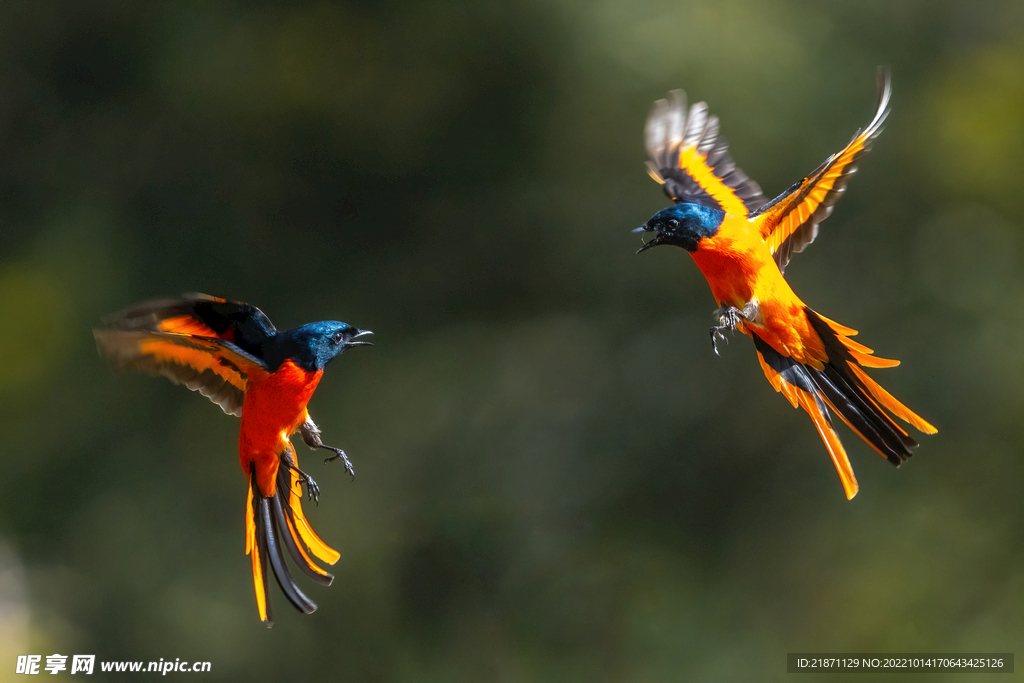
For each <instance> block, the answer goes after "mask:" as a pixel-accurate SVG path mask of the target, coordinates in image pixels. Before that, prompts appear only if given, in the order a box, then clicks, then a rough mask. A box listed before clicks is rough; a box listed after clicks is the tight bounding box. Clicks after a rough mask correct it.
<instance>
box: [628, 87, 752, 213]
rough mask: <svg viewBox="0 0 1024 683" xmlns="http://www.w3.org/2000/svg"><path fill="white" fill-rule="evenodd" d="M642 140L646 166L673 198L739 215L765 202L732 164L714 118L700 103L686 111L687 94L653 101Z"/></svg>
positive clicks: (671, 94)
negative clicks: (646, 159)
mask: <svg viewBox="0 0 1024 683" xmlns="http://www.w3.org/2000/svg"><path fill="white" fill-rule="evenodd" d="M644 139H645V142H646V146H647V154H648V155H649V156H650V161H648V162H647V171H648V173H650V175H651V177H652V178H654V179H655V180H656V181H658V182H659V183H660V184H661V185H662V187H663V189H664V190H665V194H666V195H668V197H669V199H671V200H672V201H674V202H676V203H679V202H688V203H693V204H701V205H703V206H709V207H711V208H713V209H721V210H723V211H725V212H727V213H730V214H733V215H734V216H744V217H745V216H747V214H748V213H749V212H750V211H754V210H755V209H757V208H759V207H760V206H761V205H762V204H764V203H765V196H764V195H763V194H762V193H761V188H760V187H759V186H758V184H757V183H756V182H754V181H753V180H751V179H750V178H748V177H747V175H746V174H745V173H743V171H741V170H740V169H738V168H736V164H734V163H733V161H732V158H731V157H730V156H729V153H728V149H729V147H728V145H727V144H726V142H725V138H723V137H721V136H720V135H719V134H718V118H717V117H715V116H708V105H707V104H706V103H705V102H698V103H697V104H695V105H693V106H692V107H690V109H689V111H687V109H686V94H685V93H684V92H683V91H682V90H673V91H672V92H671V93H669V99H667V100H658V101H657V102H655V103H654V109H652V110H651V114H650V116H648V117H647V126H646V128H645V131H644Z"/></svg>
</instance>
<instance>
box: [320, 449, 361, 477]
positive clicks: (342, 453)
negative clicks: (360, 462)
mask: <svg viewBox="0 0 1024 683" xmlns="http://www.w3.org/2000/svg"><path fill="white" fill-rule="evenodd" d="M320 448H325V449H327V450H329V451H334V455H332V456H331V457H329V458H326V459H325V460H324V464H325V465H326V464H327V463H329V462H332V461H334V460H337V459H338V458H341V460H342V462H344V463H345V471H346V472H348V475H349V476H350V477H352V478H353V479H355V478H356V471H355V469H354V468H353V467H352V462H351V461H350V460H349V459H348V456H347V455H345V451H343V450H341V449H340V448H334V447H333V446H320Z"/></svg>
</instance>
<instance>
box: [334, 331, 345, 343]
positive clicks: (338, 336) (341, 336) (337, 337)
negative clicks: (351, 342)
mask: <svg viewBox="0 0 1024 683" xmlns="http://www.w3.org/2000/svg"><path fill="white" fill-rule="evenodd" d="M344 340H345V331H344V330H338V331H337V332H335V333H334V342H335V343H336V344H340V343H341V342H342V341H344Z"/></svg>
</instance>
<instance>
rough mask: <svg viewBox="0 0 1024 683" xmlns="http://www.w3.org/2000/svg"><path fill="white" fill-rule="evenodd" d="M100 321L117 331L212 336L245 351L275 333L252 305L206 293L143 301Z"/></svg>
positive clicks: (253, 349) (270, 324)
mask: <svg viewBox="0 0 1024 683" xmlns="http://www.w3.org/2000/svg"><path fill="white" fill-rule="evenodd" d="M103 322H104V323H106V324H107V325H110V326H112V327H115V328H117V329H119V330H148V331H150V332H172V333H176V334H193V335H199V336H203V337H216V338H218V339H223V340H224V341H228V342H231V343H232V344H235V345H236V346H238V347H239V348H241V349H244V350H246V351H248V352H249V353H254V352H255V348H256V347H257V346H258V345H259V344H260V343H261V342H263V341H264V340H265V339H267V338H268V337H272V336H274V335H275V334H276V333H277V330H276V329H275V328H274V324H273V323H272V322H270V318H268V317H267V316H266V315H265V314H264V313H263V311H261V310H260V309H258V308H256V307H255V306H252V305H250V304H246V303H242V302H241V301H229V300H227V299H220V298H218V297H213V296H209V295H208V294H185V295H183V296H182V297H181V298H178V299H157V300H154V301H147V302H144V303H141V304H138V305H136V306H133V307H131V308H129V309H127V310H124V311H122V312H120V313H116V314H114V315H112V316H109V317H107V318H104V320H103Z"/></svg>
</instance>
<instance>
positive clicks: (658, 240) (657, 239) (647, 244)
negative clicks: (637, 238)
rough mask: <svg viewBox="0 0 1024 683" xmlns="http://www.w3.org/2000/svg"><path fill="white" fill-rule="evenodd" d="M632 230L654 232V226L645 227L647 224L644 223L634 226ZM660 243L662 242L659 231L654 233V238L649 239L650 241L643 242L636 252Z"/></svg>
mask: <svg viewBox="0 0 1024 683" xmlns="http://www.w3.org/2000/svg"><path fill="white" fill-rule="evenodd" d="M632 232H641V233H642V232H654V228H649V227H647V224H646V223H645V224H644V225H641V226H640V227H639V228H634V229H633V230H632ZM661 243H662V238H661V233H660V232H659V233H657V234H655V235H654V239H653V240H651V241H650V242H644V246H642V247H640V248H639V249H637V250H636V253H638V254H639V253H640V252H642V251H647V250H648V249H650V248H651V247H656V246H658V245H659V244H661Z"/></svg>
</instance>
